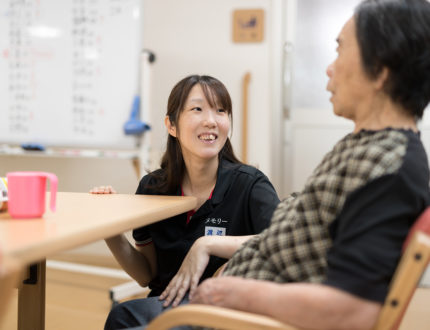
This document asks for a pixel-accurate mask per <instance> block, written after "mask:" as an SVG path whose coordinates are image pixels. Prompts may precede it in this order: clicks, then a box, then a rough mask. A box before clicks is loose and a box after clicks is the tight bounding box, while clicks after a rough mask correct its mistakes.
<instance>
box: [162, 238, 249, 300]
mask: <svg viewBox="0 0 430 330" xmlns="http://www.w3.org/2000/svg"><path fill="white" fill-rule="evenodd" d="M254 236H255V235H249V236H202V237H200V238H198V239H197V240H196V241H195V242H194V244H193V245H192V246H191V249H190V250H189V251H188V253H187V255H186V257H185V259H184V261H183V262H182V265H181V268H179V270H178V272H177V273H176V275H175V276H174V277H173V279H172V280H171V281H170V283H169V285H168V286H167V287H166V289H165V290H164V291H163V293H162V294H161V295H160V299H165V302H164V306H169V305H170V303H171V302H173V303H172V306H177V305H178V304H179V303H180V301H181V300H182V298H183V297H184V295H185V293H186V292H187V291H188V290H190V294H189V296H190V298H191V297H192V296H193V294H194V291H195V290H196V288H197V285H198V284H199V280H200V277H201V276H202V274H203V272H204V270H205V269H206V266H207V265H208V262H209V258H210V256H211V255H213V256H216V257H220V258H225V259H229V258H230V257H231V256H232V255H233V254H234V252H235V251H236V250H237V249H239V247H240V246H241V245H242V244H243V243H244V242H246V241H247V240H249V239H250V238H252V237H254Z"/></svg>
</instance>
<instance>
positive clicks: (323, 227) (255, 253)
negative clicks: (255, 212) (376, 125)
mask: <svg viewBox="0 0 430 330" xmlns="http://www.w3.org/2000/svg"><path fill="white" fill-rule="evenodd" d="M407 143H408V138H407V136H406V135H405V133H404V132H402V131H396V130H392V129H387V130H382V131H361V132H359V133H356V134H349V135H347V136H346V137H344V138H343V139H342V140H341V141H339V142H338V143H337V144H336V145H335V147H334V148H333V150H332V151H331V152H329V153H328V154H327V155H326V156H325V157H324V159H323V160H322V162H321V163H320V165H319V166H318V167H317V168H316V169H315V171H314V172H313V174H312V175H311V176H310V178H309V179H308V181H307V182H306V184H305V187H304V189H303V191H301V192H300V193H299V194H297V196H295V197H294V196H290V197H289V198H287V199H285V200H283V201H282V202H281V203H280V204H279V206H278V207H277V209H276V210H275V212H274V214H273V217H272V223H271V225H270V227H269V228H267V229H266V230H265V231H263V232H262V233H261V234H260V235H258V236H256V237H255V238H253V239H251V240H250V241H248V242H247V243H246V244H244V245H243V246H242V247H241V248H240V249H239V250H238V252H237V253H235V255H234V256H233V258H232V259H231V260H230V261H229V262H228V264H227V267H226V270H225V272H224V275H225V276H227V275H233V276H241V277H245V278H254V279H261V280H270V281H274V282H279V283H284V282H312V283H321V282H322V281H323V280H324V279H325V274H326V269H327V263H326V254H327V251H328V249H329V248H330V247H331V245H332V239H331V237H330V233H329V225H330V224H331V223H332V222H333V220H334V219H336V217H337V216H338V215H339V214H340V212H341V210H342V207H343V205H344V203H345V200H346V198H347V197H348V196H349V195H350V194H351V193H352V192H353V191H355V190H357V189H359V188H361V187H363V186H364V185H366V183H368V182H370V181H372V180H375V179H377V178H378V177H381V176H383V175H386V174H392V173H395V172H396V171H398V169H399V168H400V166H401V164H402V160H403V156H404V155H405V153H406V148H407ZM340 221H341V220H340Z"/></svg>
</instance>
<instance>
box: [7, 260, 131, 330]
mask: <svg viewBox="0 0 430 330" xmlns="http://www.w3.org/2000/svg"><path fill="white" fill-rule="evenodd" d="M68 259H69V258H68V257H67V256H59V257H58V258H56V260H61V261H69V260H68ZM109 259H110V258H109ZM106 260H108V259H106ZM106 260H104V259H103V257H101V258H98V260H93V261H91V262H86V260H85V258H80V262H82V263H88V264H92V265H95V266H106V262H104V261H106ZM70 261H73V262H76V258H72V259H71V260H70ZM108 263H110V265H111V266H112V265H113V266H114V267H117V266H116V265H114V263H113V262H112V260H109V261H108ZM118 267H119V266H118ZM46 277H47V282H46V283H47V285H46V319H45V322H46V323H45V328H46V330H76V329H79V330H86V329H91V330H93V329H103V325H104V322H105V320H106V317H107V315H108V313H109V310H110V307H111V301H110V298H109V289H110V288H111V287H112V286H115V285H118V284H121V283H124V282H127V280H124V279H114V278H108V277H103V276H95V275H88V274H78V273H73V272H68V271H62V270H53V269H49V268H47V275H46ZM133 298H134V297H133ZM16 309H17V294H16V295H15V297H14V299H13V301H12V303H11V305H10V306H9V310H8V312H7V314H6V315H7V317H6V318H5V320H4V322H3V323H2V324H0V330H12V329H17V312H16Z"/></svg>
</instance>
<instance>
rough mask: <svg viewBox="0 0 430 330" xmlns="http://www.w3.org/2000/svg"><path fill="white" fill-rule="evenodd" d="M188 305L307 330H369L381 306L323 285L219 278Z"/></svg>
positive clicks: (207, 283) (209, 282) (205, 285)
mask: <svg viewBox="0 0 430 330" xmlns="http://www.w3.org/2000/svg"><path fill="white" fill-rule="evenodd" d="M191 303H196V304H208V305H215V306H220V307H225V308H231V309H237V310H241V311H245V312H250V313H256V314H262V315H267V316H270V317H273V318H275V319H277V320H280V321H282V322H285V323H287V324H290V325H294V326H297V327H300V328H306V329H333V330H334V329H371V328H372V327H373V326H374V324H375V322H376V320H377V317H378V314H379V311H380V309H381V304H379V303H376V302H373V301H370V300H365V299H361V298H359V297H357V296H354V295H351V294H349V293H347V292H346V291H342V290H339V289H336V288H334V287H330V286H327V285H322V284H310V283H286V284H279V283H274V282H269V281H259V280H251V279H243V278H239V277H219V278H211V279H207V280H205V281H204V282H203V283H202V284H201V285H200V286H199V287H198V288H197V290H196V292H195V294H194V296H193V297H192V298H191Z"/></svg>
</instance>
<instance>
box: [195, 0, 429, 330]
mask: <svg viewBox="0 0 430 330" xmlns="http://www.w3.org/2000/svg"><path fill="white" fill-rule="evenodd" d="M337 42H338V48H337V52H338V56H337V58H336V60H335V61H334V62H333V63H332V64H331V65H329V67H328V69H327V75H328V76H329V78H330V79H329V82H328V85H327V89H328V90H329V91H330V92H331V94H332V97H331V99H330V100H331V102H332V104H333V110H334V112H335V114H336V115H338V116H342V117H345V118H348V119H350V120H352V121H353V122H354V124H355V127H354V131H353V132H352V133H351V134H349V135H347V136H346V137H344V138H343V139H342V140H341V141H339V142H338V143H337V144H336V145H335V147H334V148H333V150H332V151H331V152H329V153H328V154H327V155H326V156H325V158H324V159H323V160H322V162H321V163H320V165H319V166H318V167H317V168H316V169H315V171H314V172H313V174H312V175H311V177H310V178H309V179H308V181H307V183H306V185H305V187H304V189H303V190H302V191H301V192H300V193H298V194H297V196H296V197H291V198H288V199H286V200H284V201H283V202H281V203H280V205H279V206H278V208H277V210H276V211H275V213H274V216H273V217H272V223H271V226H270V227H269V228H268V229H267V230H266V231H264V232H263V233H262V234H261V235H259V236H258V237H257V238H255V239H252V240H249V241H247V242H246V243H245V244H243V246H242V247H241V248H240V249H239V250H238V251H237V252H236V253H235V254H234V255H233V257H232V258H231V259H230V261H229V262H228V264H227V267H226V270H225V271H224V274H223V275H224V276H222V277H220V278H216V279H210V280H207V281H205V282H203V283H202V284H201V285H200V287H199V288H198V290H197V292H196V294H195V295H194V296H193V297H192V299H191V302H195V303H205V304H213V305H217V306H222V307H227V308H233V309H239V310H243V311H249V312H253V313H258V314H264V315H269V316H272V317H274V318H276V319H279V320H281V321H284V322H287V323H289V324H292V325H296V326H299V327H304V328H318V329H338V328H339V329H355V328H363V329H370V328H372V327H373V325H374V324H375V322H376V319H377V316H378V313H379V311H380V309H381V306H382V304H383V302H384V299H385V297H386V294H387V292H388V286H389V283H390V280H391V278H392V275H393V273H394V270H395V268H396V266H397V263H398V260H399V258H400V253H401V246H402V243H403V241H404V239H405V237H406V235H407V233H408V230H409V228H410V227H411V225H412V224H413V222H414V221H415V219H416V218H417V217H418V215H419V214H420V213H421V212H422V211H423V210H424V208H425V207H426V206H427V205H428V203H429V187H428V184H429V170H428V165H427V164H428V161H427V157H426V153H425V151H424V148H423V145H422V143H421V141H420V137H419V132H418V129H417V120H418V119H420V118H421V117H422V115H423V111H424V108H425V107H426V106H427V105H428V103H429V99H430V3H429V2H427V1H426V0H367V1H364V2H362V3H361V4H360V5H359V6H358V7H357V8H356V11H355V15H354V16H353V17H352V18H351V19H350V20H349V21H347V22H346V24H345V25H344V27H343V29H342V31H341V32H340V34H339V37H338V38H337ZM233 276H234V277H233ZM251 292H252V294H250V293H251Z"/></svg>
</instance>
